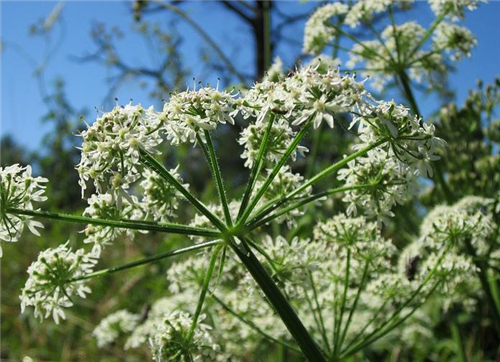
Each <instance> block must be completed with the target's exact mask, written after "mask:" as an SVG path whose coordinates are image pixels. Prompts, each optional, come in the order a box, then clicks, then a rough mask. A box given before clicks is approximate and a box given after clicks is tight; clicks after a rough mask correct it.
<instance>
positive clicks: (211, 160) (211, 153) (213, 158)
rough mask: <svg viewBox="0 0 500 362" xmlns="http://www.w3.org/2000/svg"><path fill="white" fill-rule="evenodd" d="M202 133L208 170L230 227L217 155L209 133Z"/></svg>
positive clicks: (229, 216) (229, 215)
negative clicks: (205, 146) (205, 142)
mask: <svg viewBox="0 0 500 362" xmlns="http://www.w3.org/2000/svg"><path fill="white" fill-rule="evenodd" d="M204 132H205V138H206V140H207V146H208V155H207V156H208V158H207V161H208V164H209V166H210V169H211V170H212V174H213V176H214V177H215V182H216V184H217V190H218V192H219V198H220V202H221V204H222V209H223V210H224V217H225V219H226V223H227V225H228V226H232V225H233V221H232V220H231V213H230V212H229V204H228V202H227V197H226V189H225V188H224V181H223V180H222V175H221V171H220V167H219V162H218V161H217V155H216V154H215V149H214V145H213V142H212V137H211V136H210V132H208V131H207V130H205V131H204ZM200 141H201V139H200V140H199V142H200ZM200 146H203V144H200Z"/></svg>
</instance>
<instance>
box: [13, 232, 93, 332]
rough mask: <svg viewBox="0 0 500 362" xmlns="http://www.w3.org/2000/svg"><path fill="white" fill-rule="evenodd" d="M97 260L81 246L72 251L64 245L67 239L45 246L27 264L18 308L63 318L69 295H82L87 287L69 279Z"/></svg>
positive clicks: (87, 268) (77, 276) (56, 320)
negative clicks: (30, 309) (45, 248)
mask: <svg viewBox="0 0 500 362" xmlns="http://www.w3.org/2000/svg"><path fill="white" fill-rule="evenodd" d="M96 262H97V260H96V259H95V258H93V257H92V256H89V255H88V254H86V253H85V251H84V250H83V249H78V250H77V251H76V252H73V251H71V249H70V248H68V242H67V243H65V244H63V245H60V246H59V247H57V248H55V249H47V250H44V251H42V252H41V253H40V254H39V255H38V259H37V260H36V261H35V262H33V263H32V264H31V265H30V266H29V268H28V275H29V277H28V280H27V281H26V285H25V286H24V288H23V289H22V292H21V296H20V298H21V311H22V312H24V310H25V309H26V308H27V307H34V309H35V312H34V313H35V317H37V318H40V319H43V318H49V317H51V316H52V318H54V321H55V322H56V323H57V324H59V320H60V319H61V318H62V319H66V314H65V313H64V309H65V308H69V307H71V306H73V301H72V299H71V298H72V297H73V296H75V295H77V296H79V297H81V298H85V297H86V295H87V294H89V293H90V288H89V287H88V286H87V285H86V282H85V280H79V281H72V280H73V279H77V278H79V277H84V276H85V275H87V274H89V273H91V272H92V270H93V268H94V265H95V264H96Z"/></svg>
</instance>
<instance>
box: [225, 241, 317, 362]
mask: <svg viewBox="0 0 500 362" xmlns="http://www.w3.org/2000/svg"><path fill="white" fill-rule="evenodd" d="M231 246H232V248H233V250H234V252H235V253H236V255H238V257H239V259H240V260H241V262H242V263H243V265H244V266H245V267H246V269H247V270H248V271H249V272H250V274H251V275H252V277H253V278H254V279H255V281H256V282H257V284H258V285H259V286H260V288H261V290H262V292H263V293H264V294H265V295H266V297H267V299H268V300H269V302H270V303H271V305H272V306H273V308H274V309H275V311H276V312H277V313H278V315H279V316H280V317H281V320H282V321H283V323H284V324H285V326H286V327H287V329H288V331H289V332H290V333H291V335H292V336H293V338H294V339H295V341H296V342H297V344H298V345H299V347H300V349H301V351H302V353H304V356H305V357H306V358H307V360H308V361H309V362H326V359H325V357H324V356H323V354H322V352H321V350H320V349H319V347H318V346H317V345H316V343H315V342H314V341H313V339H312V338H311V335H310V334H309V332H308V331H307V329H306V328H305V327H304V324H302V321H301V320H300V319H299V317H298V316H297V314H296V313H295V311H294V310H293V308H292V306H291V305H290V303H288V301H287V299H286V298H285V296H284V295H283V293H282V292H281V291H280V290H279V288H278V286H277V285H276V284H275V283H274V281H273V280H272V278H271V277H270V275H269V274H268V273H267V271H266V270H265V269H264V267H263V266H262V264H261V263H260V262H259V260H258V259H257V257H256V256H255V254H254V253H253V252H252V250H250V248H249V247H248V246H247V243H246V242H245V240H244V239H243V240H242V241H241V246H242V247H237V246H236V244H235V243H234V242H233V243H231Z"/></svg>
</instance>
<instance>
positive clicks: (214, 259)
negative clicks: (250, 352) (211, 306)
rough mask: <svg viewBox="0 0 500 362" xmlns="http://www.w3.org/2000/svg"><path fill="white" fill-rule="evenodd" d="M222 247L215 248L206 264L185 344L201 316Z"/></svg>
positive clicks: (191, 336) (192, 334)
mask: <svg viewBox="0 0 500 362" xmlns="http://www.w3.org/2000/svg"><path fill="white" fill-rule="evenodd" d="M222 247H223V245H222V244H219V246H217V248H215V250H214V252H213V254H212V257H211V258H210V263H209V264H208V269H207V271H206V274H205V279H204V280H203V286H202V288H201V292H200V298H199V299H198V305H197V306H196V311H195V312H194V316H193V323H191V328H189V332H188V335H187V337H186V340H187V342H189V341H190V340H191V338H193V336H194V330H195V329H196V325H197V324H198V318H199V317H200V314H201V309H202V308H203V304H204V302H205V296H206V295H207V290H208V287H209V285H210V280H211V279H212V274H213V272H214V270H215V264H216V263H217V257H218V256H219V252H220V251H221V249H222Z"/></svg>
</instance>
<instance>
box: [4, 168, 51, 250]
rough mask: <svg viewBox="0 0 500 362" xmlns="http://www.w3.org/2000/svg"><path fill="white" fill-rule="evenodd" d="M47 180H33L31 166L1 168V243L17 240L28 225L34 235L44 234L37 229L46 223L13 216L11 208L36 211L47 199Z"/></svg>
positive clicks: (39, 178)
mask: <svg viewBox="0 0 500 362" xmlns="http://www.w3.org/2000/svg"><path fill="white" fill-rule="evenodd" d="M47 181H48V180H47V179H46V178H43V177H33V176H32V175H31V166H25V167H22V166H20V165H18V164H15V165H12V166H7V167H5V168H3V167H0V241H1V240H3V241H7V242H15V241H17V240H18V239H19V237H20V236H21V233H22V232H23V229H24V226H27V227H28V229H29V230H30V231H31V232H32V233H33V234H35V235H40V234H39V232H38V230H37V229H36V228H43V225H42V223H40V222H38V221H34V220H32V219H31V217H30V216H26V215H20V214H13V213H12V212H10V211H9V209H23V210H34V205H33V204H34V203H36V202H42V201H45V200H46V199H47V198H46V197H45V196H44V195H43V194H44V192H45V183H46V182H47ZM1 256H2V248H1V246H0V257H1Z"/></svg>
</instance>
